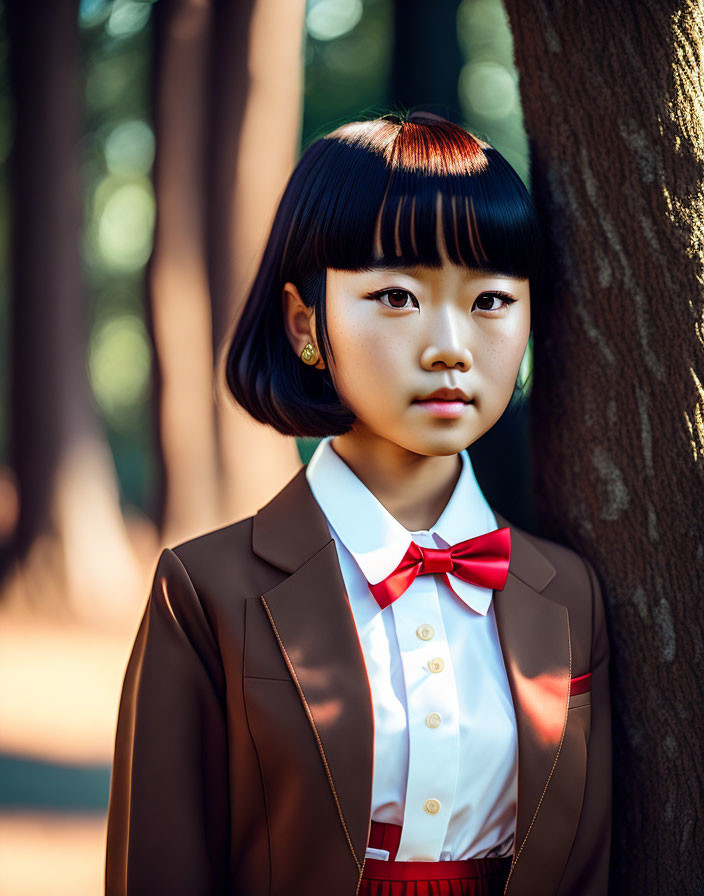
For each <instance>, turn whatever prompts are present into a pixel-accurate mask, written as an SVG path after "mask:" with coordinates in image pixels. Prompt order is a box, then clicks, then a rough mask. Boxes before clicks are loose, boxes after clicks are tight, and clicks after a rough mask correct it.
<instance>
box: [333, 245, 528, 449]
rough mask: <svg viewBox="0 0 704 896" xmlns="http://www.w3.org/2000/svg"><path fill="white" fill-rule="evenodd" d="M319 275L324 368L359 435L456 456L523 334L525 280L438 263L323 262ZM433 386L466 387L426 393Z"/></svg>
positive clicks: (488, 413) (504, 387)
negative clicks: (345, 266) (456, 396)
mask: <svg viewBox="0 0 704 896" xmlns="http://www.w3.org/2000/svg"><path fill="white" fill-rule="evenodd" d="M326 283H327V294H326V319H327V327H328V334H329V337H330V343H331V345H332V349H333V352H334V360H331V362H330V363H331V371H330V372H331V376H332V379H333V382H334V383H335V386H336V388H337V391H338V394H339V396H340V398H341V399H342V401H343V403H344V404H345V405H346V406H347V407H348V408H349V409H350V410H351V411H352V412H353V413H354V414H355V415H356V417H357V420H356V422H355V424H354V431H355V432H356V433H357V435H358V436H360V437H362V438H364V440H365V442H367V443H368V442H369V441H370V440H371V441H376V440H377V439H381V440H387V441H390V442H392V443H394V444H395V445H398V446H400V447H402V448H405V449H406V450H408V451H410V452H413V453H415V454H420V455H426V456H437V455H449V454H456V453H457V452H459V451H461V450H463V449H464V448H466V447H467V446H468V445H470V444H471V443H472V442H474V441H475V440H476V439H478V438H479V437H480V436H481V435H482V434H483V433H485V432H486V431H487V430H488V429H490V428H491V427H492V426H493V424H494V423H495V422H496V421H497V420H498V419H499V417H500V416H501V414H502V413H503V411H504V410H505V409H506V407H507V405H508V403H509V401H510V399H511V395H512V394H513V389H514V385H515V382H516V377H517V376H518V371H519V367H520V365H521V360H522V359H523V355H524V352H525V349H526V345H527V342H528V337H529V332H530V291H529V285H528V280H527V279H516V278H513V277H507V276H498V275H494V274H486V273H482V272H479V271H470V270H468V269H466V268H464V267H461V266H457V265H455V264H452V263H451V262H449V261H446V262H445V263H444V264H443V266H442V267H441V268H438V269H433V268H428V267H417V268H398V269H392V270H389V269H386V270H384V269H381V268H376V269H375V268H372V269H370V270H367V271H362V272H355V271H342V270H333V269H328V271H327V280H326ZM316 345H319V341H317V342H316ZM437 389H458V390H461V392H462V393H464V394H463V396H462V397H461V399H460V400H459V401H440V402H430V401H427V400H425V399H427V397H428V396H429V395H430V394H431V393H432V392H434V391H435V390H437Z"/></svg>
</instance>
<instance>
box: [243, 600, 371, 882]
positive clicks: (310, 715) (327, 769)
mask: <svg viewBox="0 0 704 896" xmlns="http://www.w3.org/2000/svg"><path fill="white" fill-rule="evenodd" d="M259 599H260V600H261V602H262V603H263V604H264V609H265V610H266V615H267V616H268V617H269V622H270V623H271V627H272V628H273V629H274V634H275V635H276V640H277V641H278V642H279V647H280V649H281V653H282V654H283V656H284V659H285V660H286V665H287V666H288V668H289V670H290V672H291V675H292V676H293V680H294V681H295V682H296V688H297V689H298V693H299V695H300V697H301V700H302V701H303V705H304V707H305V710H306V714H307V716H308V721H309V722H310V724H311V726H312V728H313V733H314V734H315V739H316V741H317V743H318V750H319V751H320V755H321V757H322V760H323V765H324V766H325V773H326V774H327V776H328V781H329V782H330V787H331V789H332V795H333V797H334V799H335V805H336V806H337V814H338V815H339V816H340V821H341V822H342V827H343V829H344V831H345V837H347V844H348V846H349V848H350V850H351V852H352V857H353V858H354V863H355V865H356V866H357V871H359V872H360V873H362V868H363V866H362V865H360V864H359V859H358V858H357V853H356V852H355V850H354V846H353V844H352V838H351V837H350V832H349V831H348V830H347V824H346V823H345V817H344V815H343V814H342V806H341V805H340V800H339V798H338V796H337V790H335V782H334V781H333V779H332V774H331V772H330V766H329V765H328V760H327V757H326V755H325V749H324V747H323V742H322V740H321V739H320V734H319V733H318V726H317V725H316V724H315V719H314V718H313V713H312V712H311V709H310V706H309V705H308V701H307V700H306V695H305V694H304V693H303V688H302V687H301V683H300V682H299V680H298V676H297V675H296V670H295V669H294V668H293V663H292V662H291V659H290V657H289V655H288V653H287V652H286V648H285V647H284V644H283V641H282V640H281V636H280V635H279V630H278V628H277V627H276V623H275V622H274V617H273V616H272V615H271V611H270V610H269V605H268V604H267V602H266V599H265V597H264V595H263V594H260V595H259Z"/></svg>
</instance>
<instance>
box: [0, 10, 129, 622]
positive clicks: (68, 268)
mask: <svg viewBox="0 0 704 896" xmlns="http://www.w3.org/2000/svg"><path fill="white" fill-rule="evenodd" d="M5 14H6V22H7V30H8V36H9V44H10V54H9V60H10V81H11V87H12V94H13V102H14V119H15V120H14V125H15V129H14V144H13V148H12V156H11V216H12V236H11V265H12V280H11V284H12V310H11V319H12V322H11V336H12V358H11V462H12V466H13V469H14V470H15V473H16V475H17V481H18V485H19V492H20V512H19V519H18V525H17V529H16V532H15V538H14V546H13V552H12V553H13V556H14V558H15V560H16V564H15V565H14V567H13V570H14V573H15V575H14V576H10V580H11V581H10V584H7V583H6V586H7V588H8V593H10V594H11V596H12V597H14V598H19V599H20V601H21V602H23V603H25V604H28V605H31V606H33V607H35V608H40V607H41V608H42V609H45V610H46V609H49V608H51V609H53V610H54V611H57V610H58V611H59V612H65V611H66V610H69V611H72V612H74V613H75V612H77V613H79V614H80V615H81V616H84V617H88V618H90V619H93V620H96V621H97V620H100V619H102V618H105V617H121V616H122V615H123V614H124V613H125V612H126V610H127V609H128V608H129V607H130V601H132V602H133V603H134V602H136V600H137V597H138V596H139V597H141V591H142V581H141V576H140V575H139V573H138V568H137V564H136V561H135V558H134V555H133V552H132V549H131V546H130V544H129V542H128V539H127V534H126V531H125V528H124V524H123V520H122V514H121V511H120V503H119V494H118V488H117V481H116V477H115V470H114V466H113V461H112V457H111V454H110V451H109V448H108V445H107V440H106V438H105V435H104V432H103V429H102V427H101V426H100V423H99V420H98V417H97V414H96V411H95V407H94V404H93V399H92V395H91V390H90V385H89V381H88V378H87V373H86V347H87V338H88V337H87V315H86V303H85V295H84V289H83V283H82V276H81V257H80V245H81V226H82V222H81V207H82V198H81V183H80V169H79V162H80V154H79V151H78V150H79V138H80V117H81V107H80V101H79V98H80V95H81V84H80V79H79V73H78V59H79V46H78V2H77V0H57V2H53V3H40V4H32V3H23V2H22V0H11V2H8V3H6V4H5Z"/></svg>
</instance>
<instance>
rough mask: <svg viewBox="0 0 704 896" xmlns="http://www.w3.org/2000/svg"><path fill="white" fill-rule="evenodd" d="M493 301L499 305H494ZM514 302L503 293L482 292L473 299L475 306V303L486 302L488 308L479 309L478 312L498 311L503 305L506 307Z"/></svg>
mask: <svg viewBox="0 0 704 896" xmlns="http://www.w3.org/2000/svg"><path fill="white" fill-rule="evenodd" d="M495 301H498V302H499V303H500V304H498V305H495V304H494V302H495ZM515 301H516V300H515V299H512V298H511V296H509V295H507V294H506V293H503V292H483V293H482V294H481V295H480V296H477V298H476V299H475V305H476V304H477V302H486V303H487V304H488V307H480V308H479V310H480V311H500V310H501V308H502V307H503V306H504V305H505V306H506V307H508V306H509V305H511V304H512V303H513V302H515Z"/></svg>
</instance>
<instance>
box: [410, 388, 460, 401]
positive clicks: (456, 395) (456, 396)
mask: <svg viewBox="0 0 704 896" xmlns="http://www.w3.org/2000/svg"><path fill="white" fill-rule="evenodd" d="M472 400H473V399H471V398H470V397H469V396H468V395H467V393H466V392H463V391H462V389H447V388H445V389H436V390H435V391H434V392H431V393H430V394H429V395H424V396H423V397H422V398H416V401H417V402H424V401H447V402H457V401H461V402H462V403H463V404H470V402H471V401H472Z"/></svg>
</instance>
